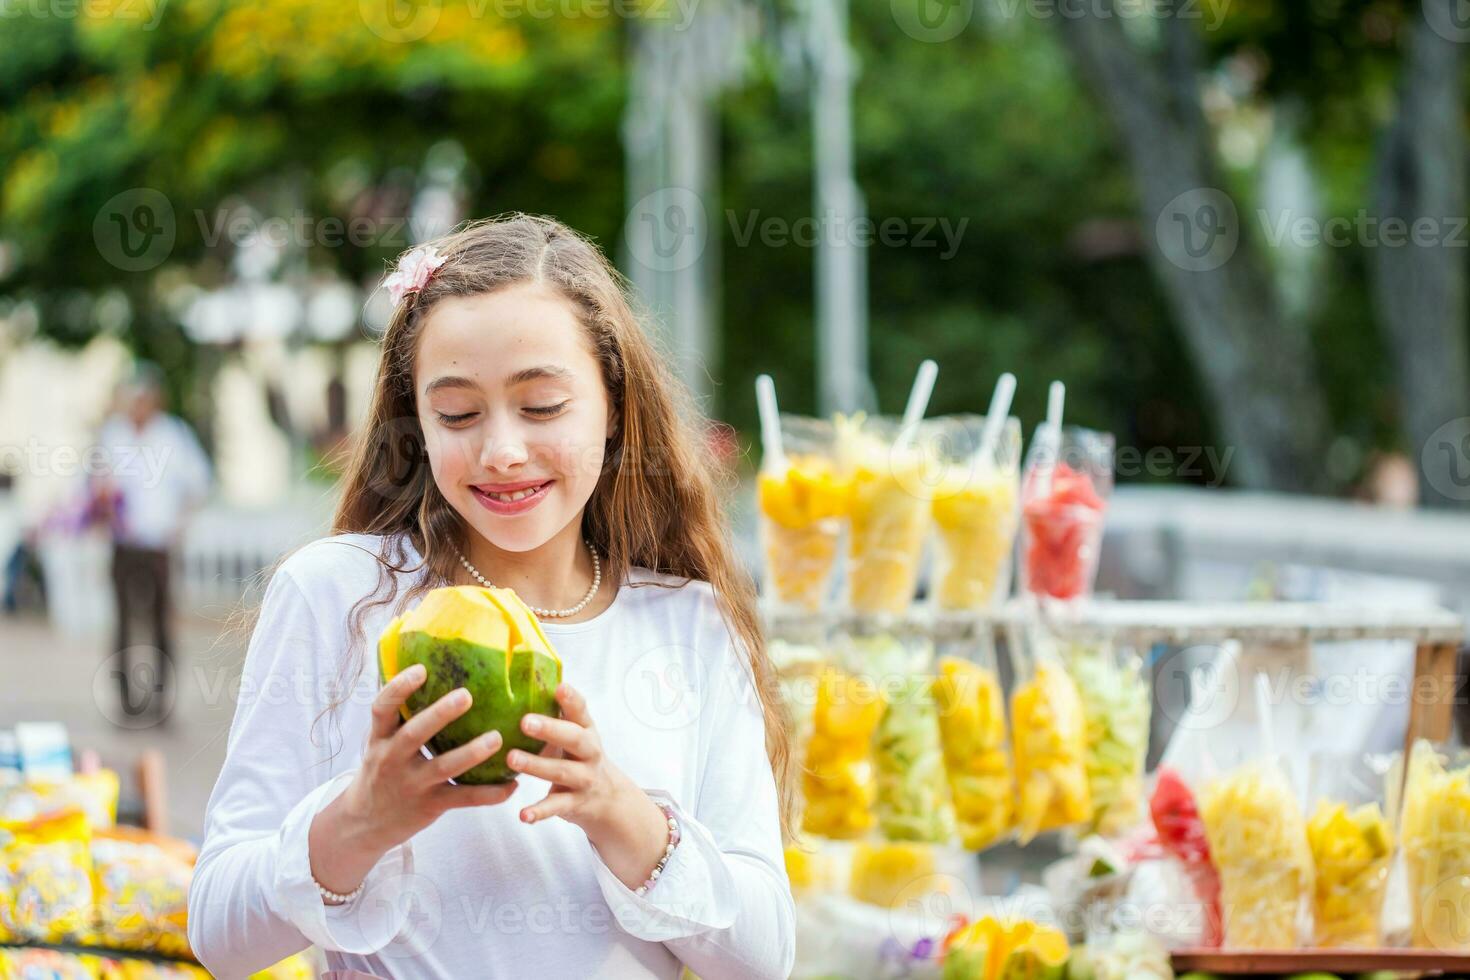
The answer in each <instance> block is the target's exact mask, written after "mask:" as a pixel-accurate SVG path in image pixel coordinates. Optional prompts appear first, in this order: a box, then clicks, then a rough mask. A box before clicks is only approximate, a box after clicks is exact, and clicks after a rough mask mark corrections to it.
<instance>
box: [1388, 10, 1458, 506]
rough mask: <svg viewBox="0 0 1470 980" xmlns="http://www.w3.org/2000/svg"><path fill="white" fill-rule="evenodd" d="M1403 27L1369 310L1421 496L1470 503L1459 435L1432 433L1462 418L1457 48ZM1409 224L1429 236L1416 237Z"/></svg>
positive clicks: (1421, 27)
mask: <svg viewBox="0 0 1470 980" xmlns="http://www.w3.org/2000/svg"><path fill="white" fill-rule="evenodd" d="M1457 2H1458V0H1427V2H1426V11H1425V14H1426V15H1427V14H1429V13H1431V11H1429V10H1428V9H1427V8H1428V6H1429V5H1430V4H1437V5H1439V6H1441V7H1445V8H1448V7H1450V6H1452V5H1453V4H1455V3H1457ZM1445 16H1446V17H1448V16H1449V15H1448V13H1447V14H1446V15H1445ZM1411 22H1412V25H1413V26H1412V27H1411V28H1410V31H1411V33H1410V36H1409V42H1408V50H1407V52H1406V54H1405V61H1404V69H1403V77H1402V79H1401V81H1400V83H1399V99H1398V112H1397V114H1396V116H1395V118H1394V121H1393V123H1392V125H1390V126H1389V128H1388V130H1387V131H1386V132H1385V133H1384V134H1383V137H1382V140H1381V142H1380V143H1379V146H1378V162H1377V171H1376V173H1375V175H1374V183H1373V211H1374V214H1375V215H1376V217H1377V218H1378V219H1379V223H1378V225H1377V227H1378V229H1379V234H1378V235H1377V237H1376V239H1375V240H1372V241H1369V242H1366V243H1365V246H1366V247H1367V248H1368V251H1369V269H1370V271H1371V276H1372V280H1371V281H1372V284H1373V299H1374V305H1375V306H1376V308H1377V310H1378V315H1379V317H1380V318H1381V319H1382V321H1383V325H1384V329H1385V330H1386V331H1387V334H1388V340H1389V346H1390V348H1391V350H1392V352H1393V357H1394V367H1395V372H1396V380H1397V382H1398V392H1399V405H1400V415H1401V419H1402V424H1403V427H1404V431H1405V433H1406V434H1407V436H1408V437H1409V441H1410V446H1411V448H1412V452H1413V453H1414V454H1415V455H1416V456H1418V457H1419V458H1420V459H1421V460H1422V463H1423V477H1424V480H1423V483H1422V486H1421V496H1422V499H1423V500H1424V502H1425V503H1427V504H1434V505H1440V506H1444V505H1446V504H1450V503H1452V502H1455V501H1460V502H1463V501H1464V500H1465V499H1466V497H1467V495H1470V494H1467V487H1466V486H1465V485H1464V483H1465V477H1464V475H1463V474H1462V473H1461V471H1460V470H1461V467H1460V466H1457V464H1458V463H1459V462H1460V460H1459V454H1460V453H1461V452H1462V447H1461V445H1460V441H1459V438H1458V436H1456V435H1455V434H1453V433H1451V435H1450V436H1449V437H1445V436H1444V434H1442V433H1441V434H1439V435H1436V432H1437V430H1439V429H1440V427H1441V426H1444V425H1445V424H1447V423H1450V422H1453V421H1454V420H1457V419H1464V418H1465V417H1466V416H1470V377H1467V371H1470V364H1467V356H1466V337H1465V298H1466V297H1465V245H1466V240H1467V236H1470V233H1467V231H1466V228H1465V227H1464V223H1465V133H1464V123H1463V117H1464V111H1465V110H1464V99H1463V97H1462V95H1461V86H1462V85H1463V84H1464V83H1463V82H1462V80H1461V77H1462V71H1461V60H1460V59H1461V55H1460V49H1461V47H1462V44H1461V43H1460V42H1458V41H1454V40H1450V39H1448V38H1445V37H1442V36H1441V35H1440V34H1438V33H1436V32H1435V31H1434V29H1433V28H1432V27H1431V25H1430V19H1429V17H1428V16H1420V17H1416V18H1411ZM1389 219H1399V220H1401V221H1402V222H1403V223H1404V225H1405V226H1406V227H1407V228H1408V229H1409V232H1408V233H1407V237H1406V238H1405V239H1404V240H1401V241H1399V242H1398V244H1396V245H1395V244H1392V239H1391V238H1390V237H1389V232H1388V230H1387V229H1386V228H1385V225H1384V222H1387V221H1388V220H1389ZM1416 219H1418V220H1420V221H1421V222H1423V225H1422V226H1423V227H1424V228H1425V229H1427V230H1428V232H1429V234H1428V235H1427V236H1425V237H1422V238H1419V239H1417V240H1416V238H1415V236H1414V235H1413V233H1412V232H1413V228H1414V224H1415V221H1416ZM1461 425H1462V427H1463V425H1464V423H1462V424H1461ZM1447 449H1448V450H1449V451H1446V450H1447Z"/></svg>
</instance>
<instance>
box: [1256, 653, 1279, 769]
mask: <svg viewBox="0 0 1470 980" xmlns="http://www.w3.org/2000/svg"><path fill="white" fill-rule="evenodd" d="M1256 725H1257V726H1258V727H1259V728H1260V732H1261V750H1262V753H1263V757H1264V758H1267V759H1274V758H1276V726H1275V725H1274V724H1273V723H1272V713H1271V685H1270V682H1268V681H1267V680H1266V675H1265V674H1257V675H1256Z"/></svg>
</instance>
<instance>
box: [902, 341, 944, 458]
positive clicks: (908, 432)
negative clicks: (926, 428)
mask: <svg viewBox="0 0 1470 980" xmlns="http://www.w3.org/2000/svg"><path fill="white" fill-rule="evenodd" d="M937 377H939V365H938V364H935V363H934V362H933V361H932V360H930V359H928V358H925V359H924V362H923V363H922V364H920V365H919V373H918V374H916V375H914V386H913V387H912V388H910V389H909V403H908V405H906V406H905V407H904V410H903V424H902V427H901V428H900V429H899V430H898V438H897V439H895V440H894V441H893V448H894V451H895V452H902V451H903V450H905V449H907V448H908V445H909V443H910V442H912V441H913V439H914V433H915V432H916V431H917V430H918V427H919V420H920V419H922V418H923V417H924V412H925V411H926V410H927V409H928V408H929V396H930V395H932V394H934V379H935V378H937Z"/></svg>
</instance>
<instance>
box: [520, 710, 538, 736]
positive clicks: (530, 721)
mask: <svg viewBox="0 0 1470 980" xmlns="http://www.w3.org/2000/svg"><path fill="white" fill-rule="evenodd" d="M521 727H522V728H524V729H525V730H526V734H527V735H535V734H536V733H537V732H539V731H540V730H541V719H539V718H536V717H534V716H532V715H527V716H526V717H525V718H524V719H522V721H521Z"/></svg>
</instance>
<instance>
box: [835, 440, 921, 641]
mask: <svg viewBox="0 0 1470 980" xmlns="http://www.w3.org/2000/svg"><path fill="white" fill-rule="evenodd" d="M839 429H841V430H843V431H839V435H838V440H839V450H838V452H839V456H840V458H841V459H842V463H843V472H844V473H845V474H846V475H847V476H849V477H850V478H851V480H852V495H851V497H850V498H849V511H848V520H849V523H848V561H847V602H848V606H849V608H851V609H852V610H854V611H856V612H859V613H901V612H903V611H905V610H906V609H908V607H909V604H910V603H911V602H912V601H913V598H914V591H915V589H916V587H917V585H918V580H919V562H920V559H921V558H922V557H923V554H924V539H925V538H926V537H927V535H928V533H929V522H930V506H931V502H932V500H933V497H934V487H935V484H936V482H937V480H938V473H937V469H938V466H937V458H936V456H935V443H934V429H933V427H932V423H929V422H925V423H922V424H921V425H920V426H919V427H918V432H917V434H915V435H914V437H913V438H912V439H911V440H910V441H909V442H908V444H907V445H906V446H902V447H900V446H897V445H896V444H895V438H896V437H897V435H898V423H897V421H896V420H894V419H887V418H865V419H849V420H845V421H844V423H842V424H841V425H839Z"/></svg>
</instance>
